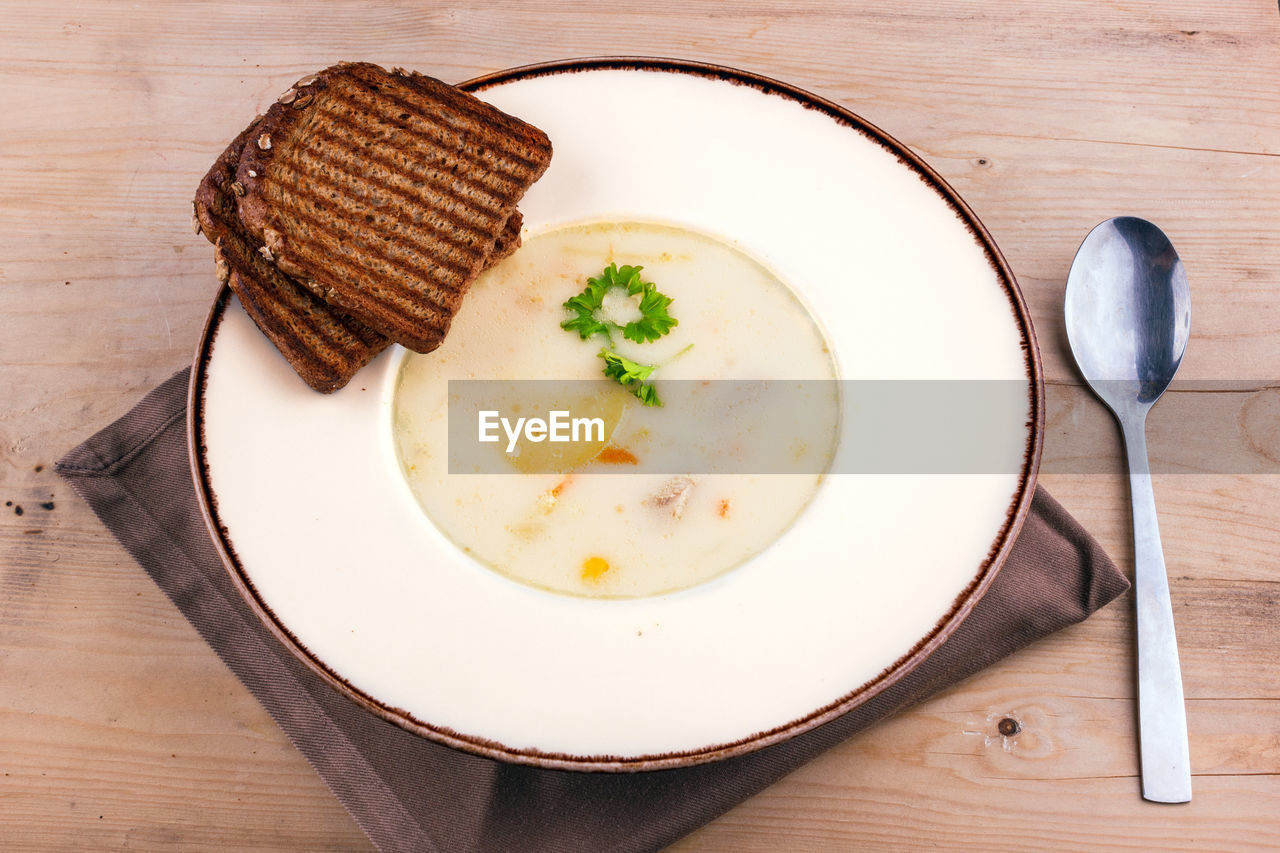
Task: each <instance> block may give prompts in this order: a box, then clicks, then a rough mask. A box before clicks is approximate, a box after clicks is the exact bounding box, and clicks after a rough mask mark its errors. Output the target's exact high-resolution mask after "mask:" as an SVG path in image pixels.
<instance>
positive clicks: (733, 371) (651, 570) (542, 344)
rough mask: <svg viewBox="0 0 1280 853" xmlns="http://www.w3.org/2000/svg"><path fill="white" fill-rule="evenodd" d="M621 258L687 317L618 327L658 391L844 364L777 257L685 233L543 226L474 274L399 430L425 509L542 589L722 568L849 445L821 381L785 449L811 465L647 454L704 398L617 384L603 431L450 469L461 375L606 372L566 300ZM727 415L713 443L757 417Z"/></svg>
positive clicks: (623, 587) (789, 513)
mask: <svg viewBox="0 0 1280 853" xmlns="http://www.w3.org/2000/svg"><path fill="white" fill-rule="evenodd" d="M611 263H617V264H618V265H619V266H622V265H638V266H642V267H643V272H642V276H643V278H644V280H645V281H651V282H653V283H654V284H655V286H656V287H657V289H658V291H660V292H661V293H662V294H665V295H666V296H669V297H671V298H672V302H671V304H670V307H669V311H670V314H671V316H673V317H675V318H676V319H677V321H678V324H677V325H676V326H675V327H674V328H672V329H671V331H670V332H669V333H668V334H666V335H665V336H663V337H661V338H659V339H658V340H656V341H652V342H645V343H636V342H634V341H630V340H625V339H623V338H622V336H621V335H614V336H613V339H612V341H611V342H610V343H609V344H608V346H610V347H612V350H613V351H615V352H617V353H618V354H620V355H622V356H624V357H626V358H628V359H633V360H635V361H637V362H641V363H644V364H649V365H658V368H657V369H656V370H655V371H654V373H653V374H652V376H651V377H650V381H651V382H652V383H653V385H654V387H655V389H657V391H658V393H659V394H660V395H661V394H662V393H663V388H664V384H665V387H667V388H668V389H676V388H680V389H686V388H690V387H694V388H696V384H697V383H696V382H691V381H689V380H699V381H703V380H734V379H741V380H793V379H794V380H834V379H835V378H836V376H837V373H836V366H835V364H834V361H833V359H832V355H831V352H830V349H829V348H828V346H827V344H826V341H825V339H824V337H823V335H822V332H821V330H820V329H819V327H818V325H817V323H815V321H814V319H813V318H812V317H811V316H810V314H809V312H808V311H807V310H806V309H805V307H804V306H803V305H802V304H801V302H800V301H799V300H798V299H797V298H796V296H795V295H794V294H793V293H792V292H791V290H790V289H789V288H788V287H787V286H786V285H785V284H783V283H782V282H781V281H780V280H779V279H778V278H777V277H776V276H775V275H773V274H772V273H771V272H770V271H769V270H768V269H767V268H766V267H765V266H764V265H762V264H761V263H758V262H757V261H755V260H753V259H752V258H750V257H749V256H747V255H746V254H745V253H743V252H741V251H739V250H738V249H736V248H734V247H732V246H730V245H728V244H726V243H724V242H721V241H719V240H717V239H714V238H712V237H710V236H707V235H704V234H700V233H696V232H693V231H689V230H685V229H680V228H674V227H668V226H665V225H656V224H649V223H592V224H587V225H581V226H574V227H565V228H559V229H556V230H552V231H548V232H545V233H542V234H539V235H536V236H534V237H531V238H529V239H527V240H526V241H525V244H524V245H523V246H522V247H521V248H520V250H519V251H517V252H516V253H515V254H514V255H512V256H511V257H509V258H507V259H506V260H504V261H503V262H501V263H499V264H497V265H496V266H494V267H493V268H492V269H490V270H488V271H487V272H486V273H484V274H483V275H482V276H481V277H480V278H479V279H478V280H477V281H476V282H475V284H474V285H473V287H472V289H471V291H470V293H468V295H467V299H466V302H465V303H464V305H463V308H462V310H461V311H460V312H459V314H458V316H457V317H456V318H455V320H454V323H453V327H452V329H451V330H450V332H449V334H448V337H447V338H446V340H445V342H444V344H443V345H442V346H441V347H440V348H439V349H437V350H436V351H435V352H432V353H428V354H425V355H418V354H412V353H411V354H409V355H408V356H407V357H406V358H405V360H404V363H403V367H402V369H401V373H400V376H399V378H398V385H397V389H396V394H395V399H394V404H393V421H392V426H393V431H394V441H395V445H396V450H397V453H398V455H399V459H400V463H401V466H402V468H403V471H404V474H405V476H406V478H407V480H408V483H409V485H410V488H411V489H412V491H413V493H414V495H415V496H416V498H417V500H418V502H419V503H420V504H421V506H422V508H423V510H424V511H425V513H426V515H427V517H428V518H429V519H430V520H431V522H432V523H433V524H434V525H435V526H436V527H437V529H439V530H440V531H441V533H443V534H444V535H445V536H446V537H447V538H449V539H450V540H451V541H452V542H453V543H455V544H456V545H457V546H458V547H459V548H461V549H462V550H464V551H465V552H466V553H468V554H470V555H471V556H472V557H474V558H475V559H476V560H477V561H479V563H481V564H483V565H484V566H487V567H489V568H491V569H493V570H495V571H498V572H500V573H502V574H503V575H506V576H507V577H509V578H512V579H514V580H517V581H520V582H522V583H526V584H529V585H532V586H535V587H538V588H541V589H544V590H549V591H554V592H558V593H564V594H570V595H578V596H589V597H605V598H632V597H638V596H649V595H657V594H662V593H668V592H673V591H676V590H681V589H685V588H688V587H692V586H695V585H697V584H701V583H703V582H705V581H708V580H711V579H712V578H715V577H717V576H720V575H722V574H724V573H725V572H727V571H729V570H730V569H733V568H735V567H737V566H741V565H742V564H744V563H746V562H747V561H749V560H750V559H751V557H753V556H754V555H756V554H757V553H759V552H760V551H761V550H763V549H765V548H767V547H768V546H769V545H770V544H771V543H772V542H774V541H775V540H777V539H778V538H779V537H780V536H782V535H784V534H785V532H786V530H787V529H788V528H789V527H790V526H791V524H792V523H793V522H794V521H795V519H796V518H797V517H798V516H799V515H800V513H801V512H803V510H804V508H805V506H806V505H807V504H808V503H809V501H810V499H811V498H812V497H813V495H814V494H815V492H816V490H817V489H818V488H819V487H820V484H821V482H822V479H823V476H824V475H823V472H824V471H825V470H826V468H827V466H828V465H829V463H830V460H831V458H832V456H833V454H834V450H835V442H836V438H837V435H838V423H837V421H838V414H837V413H838V411H839V403H838V400H837V399H836V398H837V397H838V390H837V384H836V383H835V382H820V383H813V387H814V388H817V389H820V390H819V391H818V392H817V393H818V394H819V396H820V397H822V399H818V400H815V401H814V402H813V406H812V410H810V409H809V408H808V407H806V418H807V424H808V427H807V432H806V438H805V439H804V440H803V441H801V440H793V441H792V446H790V447H788V449H787V452H788V453H789V454H791V455H792V456H793V457H794V458H795V461H796V462H797V468H796V470H797V471H798V472H799V473H786V474H748V473H708V469H705V468H698V469H697V470H688V471H672V470H665V471H661V472H652V471H647V470H646V466H645V462H646V460H647V459H649V458H651V457H653V456H655V455H657V454H659V452H660V451H662V450H664V449H668V448H669V447H670V446H672V445H673V444H679V443H681V442H689V441H691V440H692V439H693V438H694V437H692V436H690V435H688V434H687V432H688V430H687V428H685V429H677V428H676V427H675V426H674V424H676V423H677V420H676V419H677V417H678V415H679V412H678V411H676V409H678V408H679V406H680V405H683V403H681V401H683V400H685V399H687V397H688V395H685V394H681V393H675V392H674V391H673V390H669V393H668V396H669V397H670V400H668V401H667V405H664V406H662V407H646V406H643V405H642V404H641V403H640V401H639V400H638V399H637V398H636V397H634V396H632V395H630V394H628V393H627V391H626V390H625V389H623V388H622V386H621V385H618V384H617V383H613V384H612V385H604V386H603V388H604V391H603V392H602V393H603V395H604V397H603V399H596V400H593V406H594V408H593V411H594V412H599V413H603V414H602V416H601V421H602V424H601V427H602V429H601V430H600V433H599V434H598V435H592V436H590V440H583V441H579V442H573V443H569V444H562V445H552V444H550V443H530V442H528V441H526V442H523V443H522V444H521V446H520V452H519V453H508V452H507V445H508V435H507V434H506V433H504V432H503V431H502V430H501V429H498V430H496V434H497V435H498V437H499V440H498V441H496V442H494V443H493V444H492V445H487V446H486V448H485V449H486V451H487V450H490V449H491V450H492V452H493V453H494V454H495V457H494V458H495V460H496V461H495V462H494V464H495V465H496V466H497V467H496V468H489V469H487V470H498V471H506V472H507V473H475V474H473V473H457V472H456V471H455V472H453V473H451V472H450V457H449V448H448V441H449V407H450V405H455V404H456V394H455V398H454V399H451V397H450V388H449V381H450V380H544V379H554V380H600V379H602V368H603V366H604V362H603V361H602V359H601V358H600V357H599V353H600V351H601V349H602V346H604V343H603V341H602V339H601V338H600V337H599V336H595V337H592V338H591V339H588V340H583V339H582V338H581V337H580V336H579V334H577V333H576V332H573V331H566V330H565V329H562V328H561V323H562V322H563V321H564V320H566V319H567V318H569V317H570V316H571V314H570V313H569V312H567V311H566V309H565V308H564V307H563V303H564V302H565V301H566V300H567V299H569V298H570V297H572V296H575V295H576V294H578V293H580V292H582V290H583V288H584V287H585V286H586V283H587V279H588V278H589V277H592V276H599V275H600V274H601V271H602V269H603V268H605V267H606V266H607V265H609V264H611ZM637 302H638V299H636V298H628V297H626V295H625V293H621V292H620V291H617V290H615V291H611V292H610V294H609V298H608V299H607V300H606V302H605V305H604V307H603V309H602V310H601V311H600V312H598V314H600V315H603V316H604V317H605V318H610V319H615V320H616V321H617V322H618V323H619V324H623V323H625V322H626V321H627V320H629V319H633V318H634V317H635V316H636V315H637V314H638V308H637V305H636V303H637ZM519 387H521V386H520V385H519V384H518V383H516V384H513V385H512V388H519ZM581 387H584V388H585V387H588V386H586V385H583V386H581ZM593 393H594V392H593ZM570 396H572V395H570ZM566 405H568V406H572V405H573V404H572V401H570V402H569V403H567V404H566ZM511 408H513V409H517V410H518V409H519V402H518V401H513V402H512V403H511ZM725 408H726V409H731V408H733V407H731V406H730V407H725ZM719 414H720V413H713V414H712V416H710V417H705V418H703V419H702V420H701V421H699V423H705V424H706V425H707V427H708V432H709V435H707V436H703V439H705V442H706V443H707V444H709V445H711V446H712V447H713V448H721V449H723V451H724V453H726V454H730V455H731V454H732V453H733V452H734V449H735V447H737V446H738V443H737V442H736V441H735V440H734V435H735V430H741V431H745V430H748V429H749V427H747V426H742V425H740V424H737V423H736V422H735V421H734V419H733V416H732V413H731V412H728V411H726V412H724V413H723V417H721V416H719ZM681 423H684V424H687V423H688V422H687V421H684V422H681ZM740 452H741V451H740ZM732 467H733V466H732V465H729V466H727V470H732Z"/></svg>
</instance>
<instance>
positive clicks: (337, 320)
mask: <svg viewBox="0 0 1280 853" xmlns="http://www.w3.org/2000/svg"><path fill="white" fill-rule="evenodd" d="M258 124H259V121H257V120H255V121H254V122H253V123H252V124H250V125H249V127H248V128H246V129H245V130H244V131H243V132H241V134H240V135H239V136H238V137H236V139H235V140H234V141H233V142H232V143H231V144H230V145H229V146H227V148H226V150H225V151H223V152H222V154H221V155H220V156H219V157H218V159H217V160H216V161H215V162H214V164H213V167H212V168H210V170H209V171H208V173H207V174H206V175H205V176H204V178H203V180H201V182H200V185H199V187H198V188H197V189H196V197H195V213H196V219H197V221H198V222H199V224H200V228H201V230H202V232H203V233H204V235H205V237H206V238H208V240H209V241H210V242H211V243H213V244H214V246H215V247H216V258H217V262H218V269H219V277H220V278H222V279H223V281H224V282H225V283H226V284H228V285H229V286H230V287H231V289H232V290H233V291H234V292H235V294H236V296H238V297H239V298H240V303H241V305H243V306H244V309H245V312H246V313H247V314H248V315H249V316H250V317H251V318H252V319H253V321H254V323H255V324H256V325H257V326H258V328H259V329H261V330H262V332H263V334H265V335H266V336H267V338H268V339H269V340H270V341H271V342H272V343H273V344H274V345H275V347H276V349H277V350H279V351H280V353H281V355H283V356H284V357H285V359H286V360H287V361H288V362H289V364H290V366H291V367H293V369H294V371H295V372H296V373H297V374H298V376H300V377H301V378H302V380H303V381H304V382H306V383H307V385H309V386H311V387H312V388H313V389H315V390H317V391H320V392H322V393H326V394H327V393H332V392H333V391H336V390H338V389H339V388H342V387H343V386H344V385H346V384H347V383H348V382H350V381H351V378H352V377H353V376H354V375H355V374H356V372H357V371H358V370H359V369H360V368H361V367H363V366H364V365H366V364H368V363H369V361H370V360H372V359H373V357H374V356H376V355H377V354H378V353H380V352H382V350H384V349H386V347H387V346H388V345H389V344H390V340H388V339H387V338H386V337H385V336H383V335H380V334H378V333H377V332H375V331H373V330H372V329H370V328H369V327H368V326H365V325H364V324H363V323H360V322H359V321H358V320H356V319H354V318H352V317H350V316H348V315H345V314H343V313H342V312H341V311H337V310H335V309H334V308H332V307H331V306H329V305H327V304H326V303H324V302H323V301H322V300H320V299H318V298H316V297H315V295H314V294H312V293H311V292H310V291H308V290H307V289H306V288H303V287H301V286H299V285H298V284H297V282H295V281H293V280H292V279H291V278H290V277H289V276H287V275H285V274H284V273H283V272H281V271H280V270H279V269H278V268H277V267H276V266H274V265H273V264H271V263H269V262H268V261H267V260H266V258H265V257H264V256H263V255H262V253H261V252H260V251H259V250H258V247H256V246H254V245H253V244H252V243H251V242H250V240H249V239H248V237H247V236H246V235H245V233H244V231H243V228H242V227H241V225H240V223H239V220H238V218H237V209H236V204H235V190H233V189H231V186H232V184H233V183H234V170H235V167H236V165H237V163H238V162H239V159H240V153H241V150H242V149H243V147H244V145H245V143H246V141H247V140H248V139H249V138H250V137H251V136H252V134H253V132H254V130H255V129H256V127H257V126H258Z"/></svg>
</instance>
